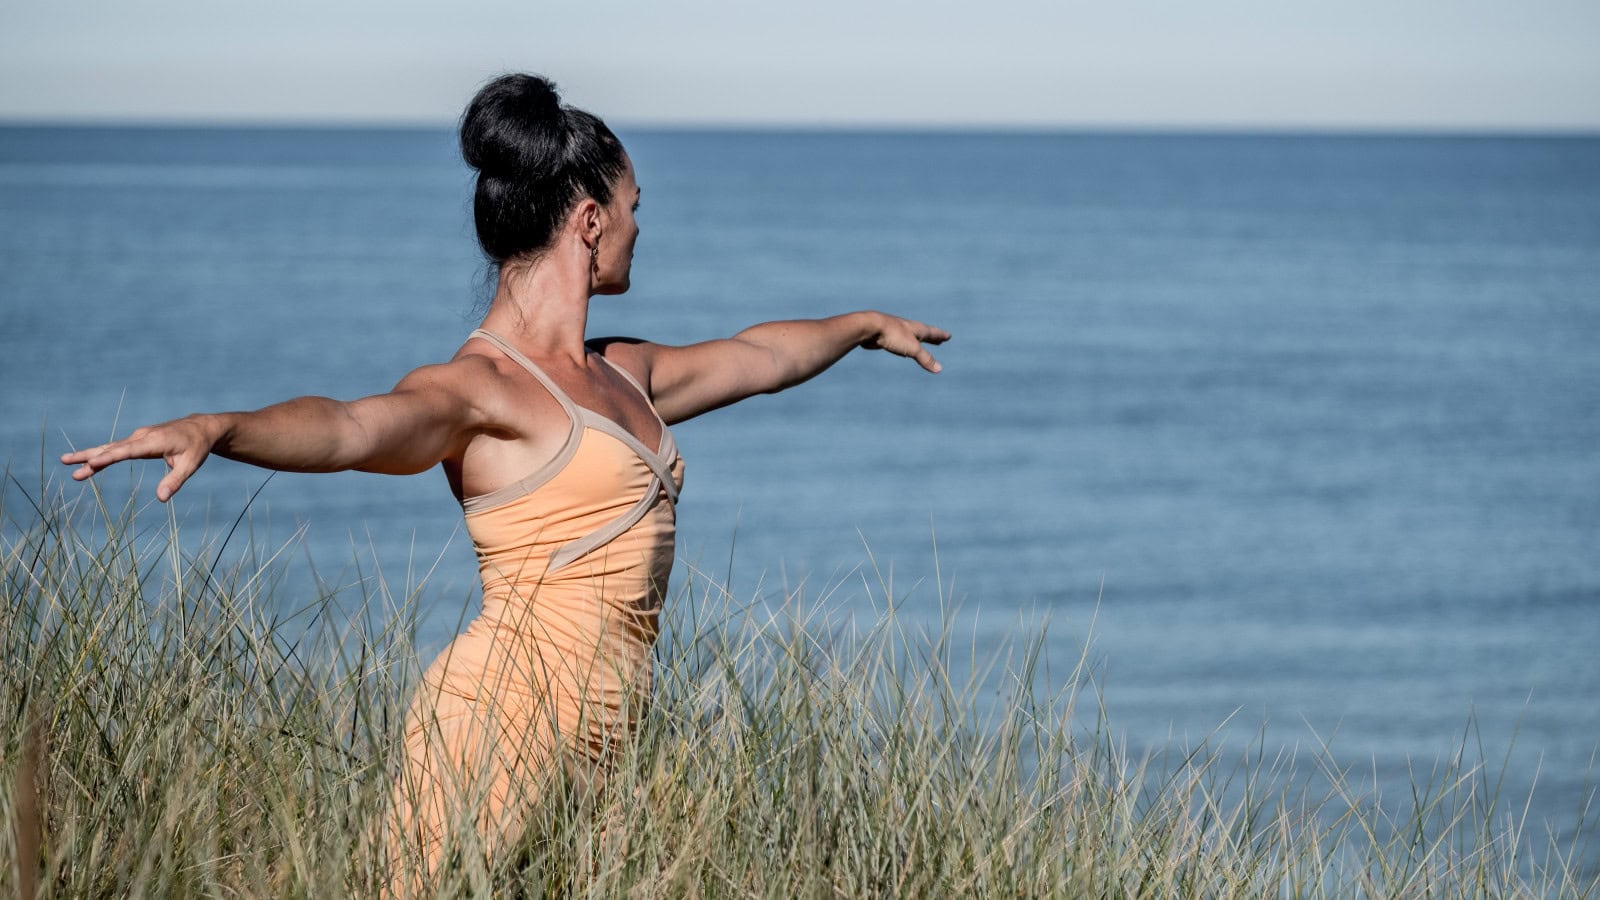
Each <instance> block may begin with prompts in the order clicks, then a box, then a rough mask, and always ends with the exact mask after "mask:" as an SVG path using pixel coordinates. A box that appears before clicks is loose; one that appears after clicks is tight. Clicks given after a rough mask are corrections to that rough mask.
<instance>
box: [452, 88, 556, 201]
mask: <svg viewBox="0 0 1600 900" xmlns="http://www.w3.org/2000/svg"><path fill="white" fill-rule="evenodd" d="M566 130H567V129H566V113H565V111H564V110H563V109H562V107H561V95H560V94H558V93H557V92H556V86H555V83H554V82H552V81H550V79H548V78H544V77H541V76H539V75H522V74H517V75H502V76H500V77H499V78H496V79H494V80H493V81H491V82H489V83H488V84H486V85H484V86H483V89H482V90H480V91H478V94H477V96H476V97H473V98H472V104H471V105H470V106H468V107H467V111H466V113H465V115H463V116H462V119H461V156H462V158H464V159H465V160H466V161H467V165H469V166H471V167H472V168H474V169H477V170H478V171H479V172H481V173H483V174H485V175H490V176H511V177H518V178H530V177H531V178H537V177H540V176H543V175H550V174H553V171H554V170H555V169H556V168H557V167H559V165H560V162H561V158H562V155H563V154H562V148H563V145H564V144H565V143H566V140H565V138H566Z"/></svg>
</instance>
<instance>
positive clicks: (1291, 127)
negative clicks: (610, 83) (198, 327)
mask: <svg viewBox="0 0 1600 900" xmlns="http://www.w3.org/2000/svg"><path fill="white" fill-rule="evenodd" d="M608 124H610V125H611V127H612V128H614V129H616V130H618V131H641V132H651V131H654V132H702V133H730V132H746V133H772V134H783V133H796V134H907V135H915V134H930V135H933V134H937V135H962V134H970V135H1008V134H1014V135H1019V136H1021V135H1051V134H1060V135H1072V134H1084V135H1087V134H1117V135H1129V136H1137V135H1149V136H1158V135H1174V136H1177V135H1189V136H1218V137H1228V136H1236V137H1246V136H1262V137H1269V136H1284V137H1290V136H1305V137H1318V136H1326V137H1335V136H1346V137H1441V138H1444V137H1508V138H1510V137H1529V138H1537V137H1546V138H1600V124H1595V125H1576V124H1544V125H1524V124H1482V123H1478V124H1468V123H1406V124H1396V123H1372V122H1366V123H1362V122H1350V123H1320V122H1319V123H1306V122H1301V123H1287V122H1286V123H1271V122H1214V123H1201V122H1087V121H1085V122H961V121H951V122H936V121H927V122H915V121H886V122H872V121H862V120H854V119H852V120H822V119H817V120H792V121H791V120H754V121H752V120H743V121H740V120H724V119H630V118H627V117H617V118H615V119H612V120H610V121H609V122H608ZM456 127H457V123H456V121H455V120H446V119H439V118H431V117H430V118H420V117H419V118H394V119H376V118H373V119H360V118H355V119H342V118H331V117H327V118H324V117H308V118H287V117H284V118H278V117H262V118H252V117H238V118H233V117H163V116H126V117H123V116H61V117H36V116H19V117H10V116H5V115H3V114H0V128H15V129H33V128H37V129H47V128H63V129H66V128H84V129H95V128H103V129H107V130H111V129H128V130H144V129H148V130H174V131H177V130H194V131H230V130H236V131H417V132H421V131H445V130H448V131H454V130H455V128H456Z"/></svg>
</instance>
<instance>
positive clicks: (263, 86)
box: [0, 0, 1600, 131]
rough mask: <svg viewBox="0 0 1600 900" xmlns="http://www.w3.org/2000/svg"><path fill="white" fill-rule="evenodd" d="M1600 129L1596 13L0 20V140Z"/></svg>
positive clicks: (89, 16)
mask: <svg viewBox="0 0 1600 900" xmlns="http://www.w3.org/2000/svg"><path fill="white" fill-rule="evenodd" d="M506 70H527V71H538V72H543V73H545V74H547V75H550V76H551V77H553V78H555V79H556V80H557V81H558V82H559V83H560V84H561V85H562V87H563V89H564V91H565V93H566V94H567V97H568V99H569V100H571V101H573V102H575V103H578V104H579V105H582V106H585V107H587V108H590V109H592V110H593V111H594V112H597V113H599V114H600V115H602V116H605V117H606V118H608V119H610V120H613V121H616V122H619V123H623V124H628V123H636V124H637V123H656V122H664V123H764V124H883V125H979V126H983V125H1004V126H1067V127H1096V126H1110V127H1183V128H1190V127H1201V128H1208V127H1220V128H1237V127H1243V128H1261V127H1266V128H1304V127H1310V128H1350V127H1354V128H1380V129H1387V128H1420V129H1504V128H1512V129H1552V128H1553V129H1582V130H1589V131H1595V130H1600V0H1521V2H1515V3H1513V2H1510V0H1497V2H1486V0H1454V2H1451V0H1434V2H1428V3H1423V2H1416V0H1319V2H1314V3H1311V2H1307V3H1302V2H1283V0H1275V2H1274V0H1208V2H1203V3H1202V2H1180V0H1133V2H1100V3H1079V2H1060V3H1048V2H1042V0H992V2H987V3H982V2H974V0H962V2H950V0H876V2H873V0H810V2H789V3H759V2H739V0H683V2H672V3H645V2H635V0H577V2H568V3H561V4H542V3H532V2H527V0H522V2H513V0H458V2H449V3H446V2H422V0H381V2H380V0H351V2H327V0H248V2H226V0H224V2H217V0H206V2H201V0H132V2H130V0H119V2H111V0H5V2H3V3H0V118H11V119H17V118H24V119H99V118H114V119H124V120H127V119H158V120H166V121H173V120H185V121H186V120H228V121H239V120H265V121H284V120H290V121H355V122H395V121H399V122H448V121H452V120H454V118H455V117H456V116H457V114H458V113H459V112H460V109H461V107H462V105H463V104H464V103H465V101H466V99H467V98H468V97H470V96H471V94H472V91H473V90H474V88H475V87H476V86H477V85H478V84H479V83H481V82H482V81H484V80H485V79H486V78H488V77H490V76H491V75H493V74H495V73H497V72H500V71H506Z"/></svg>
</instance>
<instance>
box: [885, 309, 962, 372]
mask: <svg viewBox="0 0 1600 900" xmlns="http://www.w3.org/2000/svg"><path fill="white" fill-rule="evenodd" d="M948 340H950V332H948V331H945V330H944V329H943V328H935V327H933V326H932V325H927V324H924V323H922V322H918V321H915V320H912V319H900V318H894V317H890V319H889V322H888V324H887V325H886V327H885V328H884V329H883V332H882V333H880V334H879V335H878V338H877V340H876V341H874V342H873V345H875V346H877V347H879V348H881V349H883V350H887V351H889V352H890V353H894V354H896V355H899V356H904V357H907V358H909V359H913V360H915V361H916V363H917V365H919V366H921V367H922V368H924V369H926V370H928V371H929V372H933V373H935V374H938V372H940V371H941V370H942V369H943V368H944V367H943V366H941V365H940V364H939V361H938V360H937V359H934V358H933V354H932V353H931V352H929V350H928V347H927V345H928V344H933V345H935V346H937V345H939V344H942V343H944V342H945V341H948Z"/></svg>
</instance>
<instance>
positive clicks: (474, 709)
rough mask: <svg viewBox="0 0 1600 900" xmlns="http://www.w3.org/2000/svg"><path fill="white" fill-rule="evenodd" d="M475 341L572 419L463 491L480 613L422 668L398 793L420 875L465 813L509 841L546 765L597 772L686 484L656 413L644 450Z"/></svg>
mask: <svg viewBox="0 0 1600 900" xmlns="http://www.w3.org/2000/svg"><path fill="white" fill-rule="evenodd" d="M472 337H474V338H481V339H483V340H485V341H487V342H489V343H491V344H493V345H494V346H495V347H497V348H498V349H499V350H500V351H501V352H502V353H504V354H506V356H508V357H510V358H511V359H512V360H514V361H516V362H517V363H519V364H520V365H522V366H523V367H524V368H526V369H527V370H528V371H529V372H530V373H531V374H532V375H533V376H534V377H535V378H537V379H538V380H539V381H540V383H542V384H543V385H544V387H545V389H547V390H548V391H550V393H551V394H552V395H554V397H555V398H556V400H557V401H559V402H560V403H561V406H562V408H563V409H564V410H565V411H566V413H567V416H568V418H569V419H570V420H571V423H572V425H571V431H570V433H569V434H568V436H567V440H566V444H565V445H564V446H563V447H562V449H561V452H560V453H558V454H557V456H556V458H555V459H553V460H552V461H551V462H550V463H548V464H547V465H545V466H542V467H541V468H540V469H539V470H538V471H536V472H533V473H531V474H529V475H528V476H527V477H525V478H523V479H522V480H520V481H518V482H516V483H515V484H512V485H509V486H507V487H505V488H502V489H500V490H497V491H494V492H493V493H490V494H485V495H482V496H477V497H469V498H466V499H465V500H463V502H462V507H463V511H464V513H465V517H466V525H467V533H468V534H469V535H470V536H471V538H472V545H473V548H474V549H475V550H476V552H477V556H478V570H479V573H480V575H481V576H482V578H483V612H482V614H480V615H479V616H478V617H477V618H476V619H474V620H473V621H472V623H471V624H469V625H468V626H467V629H466V631H465V632H464V633H462V634H461V635H460V636H458V637H457V638H456V639H455V640H454V641H452V642H451V643H450V645H449V646H448V647H446V648H445V649H444V651H443V652H441V653H440V654H439V657H438V658H437V659H436V660H434V662H433V664H432V665H431V666H429V667H428V670H427V672H426V673H425V674H424V675H423V678H422V683H421V685H420V686H419V687H418V689H417V693H416V697H415V698H414V699H413V701H412V703H411V708H410V710H409V712H408V714H407V718H406V725H405V748H404V763H403V769H402V771H401V773H400V777H399V779H398V780H397V783H396V789H395V810H394V819H393V821H394V824H396V825H397V826H399V829H398V836H399V837H401V838H402V839H403V840H406V841H407V842H408V843H410V845H411V846H412V847H420V848H421V849H422V851H423V858H424V860H425V861H426V864H427V869H428V871H433V870H434V869H436V867H437V865H438V863H439V861H440V858H441V853H442V852H443V851H445V850H446V849H447V848H445V847H444V843H445V842H444V835H446V834H447V833H449V831H450V830H451V829H452V828H454V827H458V826H460V825H463V824H465V823H467V822H471V823H472V825H473V827H475V828H477V829H478V830H479V832H480V833H481V834H482V835H483V837H484V840H485V842H486V845H487V846H488V847H490V848H493V847H494V846H495V845H497V844H498V843H500V842H501V841H503V840H506V839H508V838H510V839H514V838H515V837H516V836H517V834H518V833H519V832H520V829H521V827H522V825H523V818H524V817H525V815H526V812H527V810H528V809H529V808H530V807H531V806H532V805H533V804H534V803H535V802H537V800H538V798H539V796H540V794H541V792H542V790H543V788H544V786H545V785H546V783H547V781H548V779H549V777H550V775H551V773H552V772H553V771H555V769H556V767H557V766H558V765H563V766H566V767H568V768H569V769H570V770H572V771H574V772H575V773H576V774H579V775H581V776H585V777H589V778H593V779H601V778H603V777H604V775H605V773H606V771H607V769H608V767H609V765H610V763H611V759H612V757H613V755H614V753H615V751H616V749H617V747H618V743H619V741H620V740H621V739H622V738H623V737H624V736H625V735H626V734H627V732H628V731H629V729H630V727H631V726H632V725H633V723H634V722H635V721H636V719H637V717H638V715H639V713H640V711H641V709H642V705H643V704H644V703H645V702H647V701H648V698H649V694H650V680H651V647H652V645H653V644H654V642H655V639H656V634H657V629H658V619H659V616H660V612H661V602H662V597H663V596H664V594H665V591H666V586H667V575H668V573H669V571H670V570H671V568H672V552H673V538H674V534H675V515H674V513H675V509H674V504H675V503H676V501H677V497H678V491H679V489H680V488H681V487H682V484H683V461H682V460H681V459H680V458H679V457H678V453H677V448H676V446H675V445H674V443H673V440H672V435H671V433H670V432H668V431H667V427H666V424H665V423H662V425H661V442H660V446H658V447H657V448H656V449H654V450H651V449H650V448H648V447H646V446H645V445H644V444H643V443H642V442H640V441H639V440H638V439H637V438H636V437H634V436H633V435H632V434H630V433H629V432H628V431H627V430H625V429H624V428H622V426H620V425H618V424H617V423H615V422H613V421H611V420H609V419H606V418H604V417H603V416H600V415H599V414H597V413H595V412H593V411H591V410H588V409H584V408H583V407H580V406H578V405H577V404H576V403H574V402H573V401H572V399H571V398H570V397H568V396H567V395H566V393H565V392H563V391H562V390H561V389H560V388H559V387H557V386H556V384H555V382H553V381H552V380H551V379H550V378H549V376H547V375H545V373H544V372H542V371H541V370H540V369H539V367H538V366H536V365H534V363H533V362H532V361H531V360H529V359H528V358H527V357H526V356H524V355H522V354H521V353H519V352H518V351H517V350H516V349H515V348H514V347H512V346H511V345H510V344H509V343H508V342H506V341H505V340H504V339H502V338H500V337H499V336H497V335H494V334H491V333H489V332H485V331H481V330H480V331H474V332H473V333H472ZM602 358H603V357H602ZM608 364H609V363H608ZM617 371H618V372H620V373H622V375H623V376H624V377H625V378H627V380H628V381H629V382H630V383H632V384H633V385H634V387H636V388H638V389H639V391H640V393H643V394H645V398H646V401H647V402H648V400H649V394H648V393H647V392H646V391H645V390H644V388H643V387H641V386H640V385H639V383H638V382H637V381H635V380H634V379H633V378H632V377H631V376H629V375H628V373H627V372H626V371H624V370H622V369H621V368H620V367H617ZM652 408H654V407H652ZM658 418H659V417H658Z"/></svg>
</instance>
